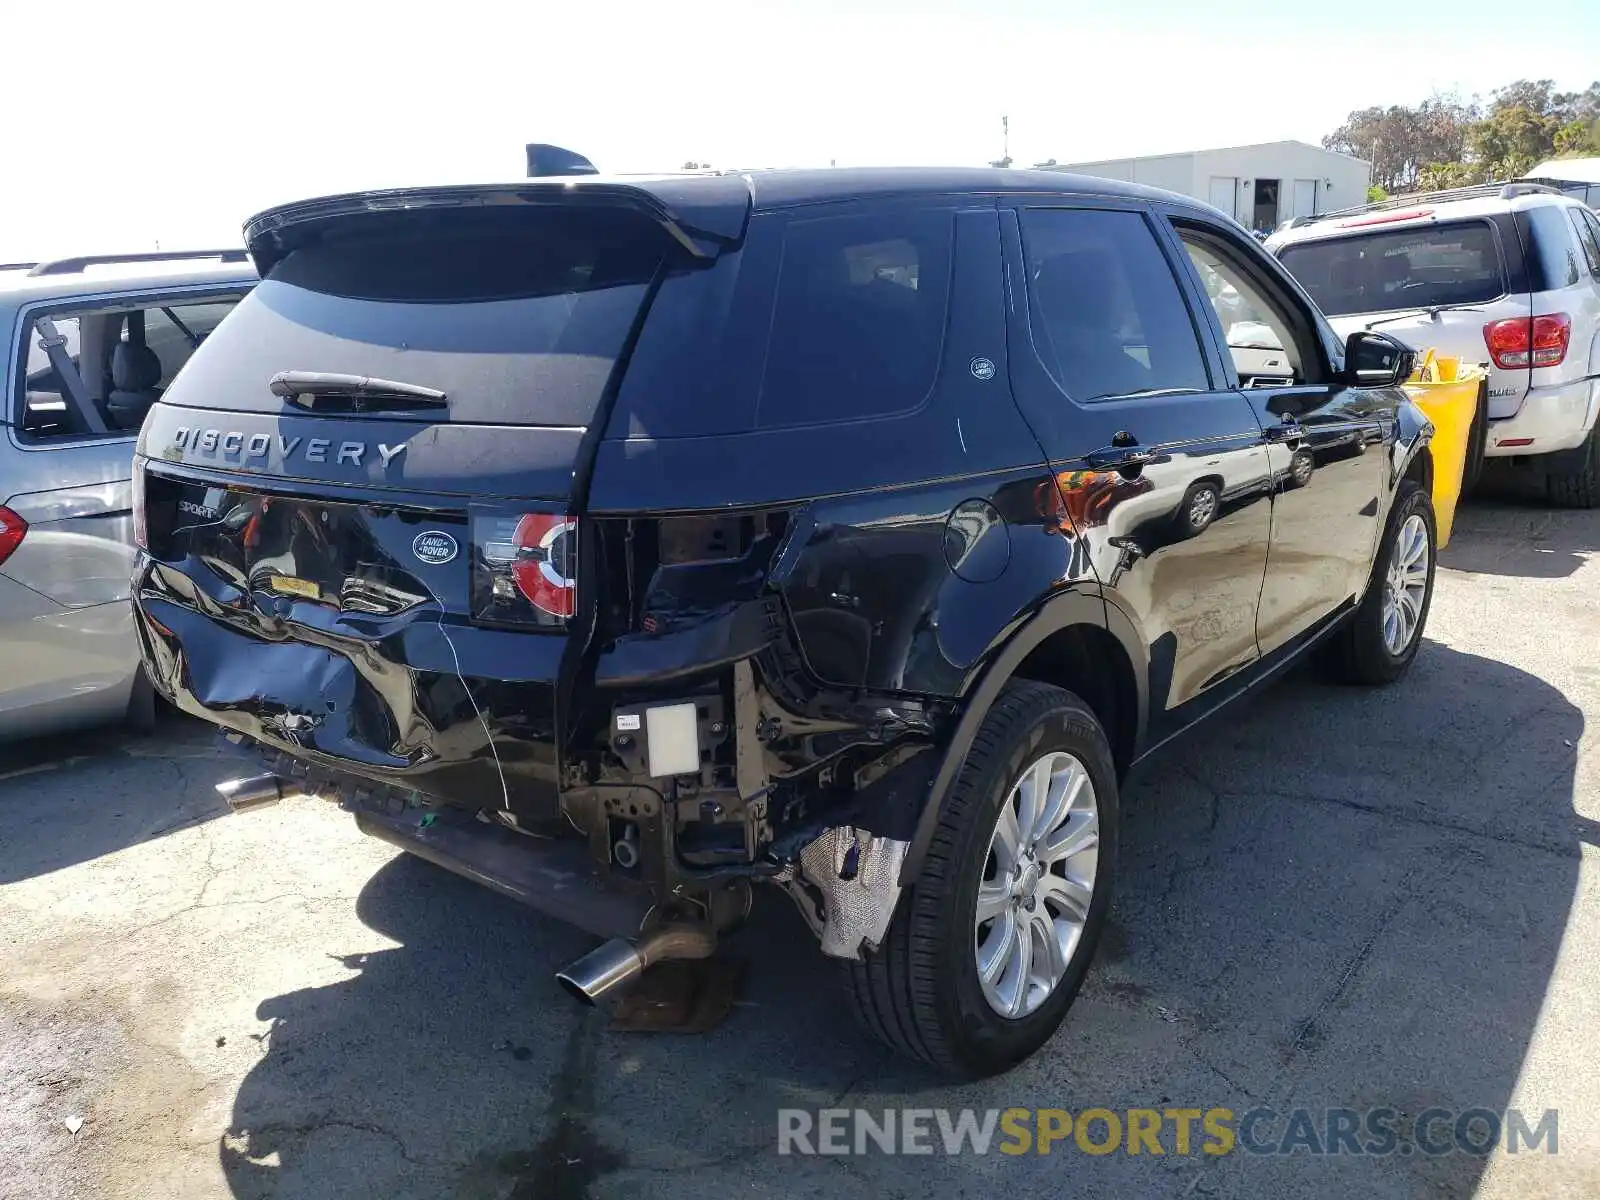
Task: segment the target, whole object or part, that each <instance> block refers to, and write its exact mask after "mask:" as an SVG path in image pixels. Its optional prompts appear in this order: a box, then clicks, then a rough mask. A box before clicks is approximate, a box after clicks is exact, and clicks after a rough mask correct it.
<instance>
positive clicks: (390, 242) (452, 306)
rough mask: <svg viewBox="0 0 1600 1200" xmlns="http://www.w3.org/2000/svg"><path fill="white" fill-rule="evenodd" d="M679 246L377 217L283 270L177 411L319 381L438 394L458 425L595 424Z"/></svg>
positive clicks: (583, 213) (570, 224) (466, 220)
mask: <svg viewBox="0 0 1600 1200" xmlns="http://www.w3.org/2000/svg"><path fill="white" fill-rule="evenodd" d="M670 250H671V243H670V242H669V240H668V239H667V238H666V236H665V235H664V234H663V233H662V232H661V231H660V230H659V229H658V228H657V227H656V226H654V225H653V224H651V223H650V222H649V221H648V220H646V219H645V218H644V217H642V216H640V215H639V214H636V213H631V212H628V211H625V210H620V209H580V208H546V209H521V210H513V211H492V210H470V209H466V210H461V209H458V210H447V211H443V212H431V213H430V212H413V213H396V214H390V215H385V216H374V217H367V218H365V219H363V220H360V221H355V222H351V223H350V224H349V225H347V226H346V227H345V228H344V229H342V230H338V231H335V232H334V233H330V234H329V235H328V236H327V237H325V238H324V239H323V240H322V241H320V242H316V243H313V244H311V245H308V246H303V247H301V248H300V249H297V250H295V251H294V252H293V253H291V254H290V255H289V256H288V257H287V258H285V259H284V260H283V261H282V262H280V263H278V264H277V265H276V266H275V267H274V268H273V269H272V271H271V272H270V273H269V274H268V276H267V277H266V279H264V280H263V281H262V283H261V285H260V286H259V287H257V288H256V290H255V291H254V292H253V293H252V294H251V296H250V298H249V299H248V300H247V301H245V303H243V304H241V305H240V306H239V308H238V310H237V311H236V312H235V313H234V315H233V317H232V318H231V319H230V320H229V321H227V322H226V323H225V324H224V325H223V326H222V327H221V328H219V329H218V331H217V333H216V335H215V336H213V337H211V338H208V339H207V340H206V342H205V344H204V345H203V346H202V347H201V349H200V351H199V352H197V353H196V355H195V356H194V359H193V360H192V361H191V363H190V366H189V368H188V370H187V371H186V372H185V373H184V375H183V378H182V379H181V380H180V381H179V382H178V385H177V386H176V388H174V389H173V394H171V395H169V397H168V399H170V400H172V401H173V402H174V403H178V404H187V405H198V406H203V407H217V408H225V409H255V410H259V411H279V410H281V408H282V405H283V401H281V400H280V399H279V398H278V397H276V396H274V395H273V394H272V393H271V392H270V391H269V389H268V383H269V381H270V380H271V378H272V377H273V376H274V375H275V374H277V373H278V372H280V371H317V372H331V373H338V374H347V375H359V376H365V377H372V378H378V379H384V380H393V381H397V382H403V383H409V384H419V385H421V386H423V387H428V388H436V389H438V390H440V391H443V392H444V393H445V394H446V396H447V397H448V419H449V420H451V421H460V422H482V423H517V424H534V425H563V426H582V425H587V424H588V423H589V422H590V421H591V420H592V419H593V418H594V415H595V411H596V409H597V408H598V406H599V404H600V401H601V398H602V396H603V394H604V392H605V388H606V385H607V382H608V381H609V379H610V377H611V373H612V369H613V367H614V366H615V365H616V361H617V358H618V356H619V355H620V354H621V353H622V351H623V349H624V347H625V346H626V343H627V340H628V335H629V332H630V331H631V329H632V327H633V324H634V320H635V318H636V317H637V315H638V313H639V309H640V307H641V305H642V304H643V303H644V301H645V298H646V296H647V295H648V292H649V287H650V282H651V280H652V278H653V277H654V276H655V274H656V271H657V269H658V267H659V266H660V264H661V262H662V260H663V258H664V257H665V256H666V255H667V254H668V253H669V252H670ZM441 418H442V414H441V413H439V412H437V411H430V412H428V413H426V414H425V417H424V416H419V418H418V419H427V420H430V421H437V420H440V419H441Z"/></svg>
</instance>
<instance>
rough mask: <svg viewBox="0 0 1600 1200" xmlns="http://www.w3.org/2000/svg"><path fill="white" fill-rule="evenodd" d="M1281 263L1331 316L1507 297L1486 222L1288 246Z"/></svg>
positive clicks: (1380, 232)
mask: <svg viewBox="0 0 1600 1200" xmlns="http://www.w3.org/2000/svg"><path fill="white" fill-rule="evenodd" d="M1278 257H1279V259H1281V260H1282V262H1283V265H1284V266H1286V267H1287V268H1289V270H1290V271H1291V272H1292V273H1293V275H1294V277H1295V278H1296V279H1298V280H1299V281H1300V284H1301V286H1303V287H1304V288H1305V289H1306V291H1308V292H1310V293H1311V297H1312V299H1314V300H1315V301H1316V302H1317V304H1318V305H1319V306H1320V307H1321V309H1322V311H1323V312H1324V313H1326V314H1327V315H1328V316H1330V317H1337V316H1344V315H1346V314H1349V313H1369V312H1387V311H1391V310H1394V309H1402V308H1438V307H1441V306H1443V305H1454V304H1478V303H1481V302H1484V301H1488V300H1494V299H1496V298H1498V297H1500V296H1502V295H1504V294H1505V291H1506V284H1505V270H1504V267H1503V266H1502V264H1501V261H1500V246H1499V243H1498V242H1497V241H1496V240H1495V232H1494V228H1493V226H1491V225H1490V224H1489V223H1488V222H1487V221H1478V220H1473V221H1450V222H1440V223H1439V224H1436V225H1427V226H1424V227H1422V228H1409V229H1385V230H1377V231H1374V232H1372V233H1360V234H1352V235H1350V236H1348V237H1336V238H1319V239H1317V240H1316V241H1308V242H1301V243H1298V244H1296V245H1292V246H1285V247H1284V248H1283V249H1282V250H1281V251H1280V252H1279V254H1278Z"/></svg>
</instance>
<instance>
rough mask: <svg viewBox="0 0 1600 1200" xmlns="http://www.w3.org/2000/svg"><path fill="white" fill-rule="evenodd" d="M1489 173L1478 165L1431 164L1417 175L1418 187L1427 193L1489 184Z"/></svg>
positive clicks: (1458, 163) (1460, 163)
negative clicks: (1476, 184) (1477, 184)
mask: <svg viewBox="0 0 1600 1200" xmlns="http://www.w3.org/2000/svg"><path fill="white" fill-rule="evenodd" d="M1487 177H1488V171H1487V170H1486V169H1485V168H1484V167H1483V166H1481V165H1480V164H1478V163H1465V162H1447V163H1429V164H1428V165H1427V166H1425V167H1423V168H1422V170H1421V171H1420V172H1419V173H1418V174H1417V187H1419V188H1420V189H1421V190H1423V191H1425V192H1442V191H1444V190H1445V189H1446V188H1458V187H1470V186H1471V185H1473V184H1475V183H1487V182H1488V178H1487Z"/></svg>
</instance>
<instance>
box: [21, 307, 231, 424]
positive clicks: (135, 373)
mask: <svg viewBox="0 0 1600 1200" xmlns="http://www.w3.org/2000/svg"><path fill="white" fill-rule="evenodd" d="M238 302H239V297H238V296H228V297H226V298H218V299H209V298H208V299H205V300H183V301H173V302H170V303H167V304H159V303H158V304H152V305H150V306H148V307H141V308H130V307H123V308H102V309H95V310H93V311H87V312H76V313H75V312H71V311H60V310H58V311H54V312H50V313H44V314H40V315H39V316H36V317H34V318H33V319H32V320H31V321H30V322H29V323H28V331H27V342H26V345H27V359H26V367H25V369H24V371H23V377H22V380H21V381H20V387H19V388H18V395H17V396H16V397H15V400H14V404H15V406H16V411H17V414H18V418H19V419H18V421H17V425H18V428H19V431H20V432H21V433H22V435H23V436H24V437H26V438H29V439H32V440H50V439H55V438H68V437H82V436H84V435H85V434H88V433H90V432H91V427H90V426H89V424H88V423H87V422H86V421H85V419H84V418H83V416H82V415H81V414H82V409H83V407H87V408H89V409H91V410H93V411H95V412H98V413H99V415H100V417H101V419H102V420H103V421H104V422H105V425H106V428H107V429H108V430H109V431H110V432H109V434H108V435H107V436H112V437H126V436H127V435H128V434H129V433H131V432H133V431H135V430H137V429H138V428H139V425H140V423H141V422H142V421H143V420H144V415H145V413H146V412H148V411H149V410H150V406H151V405H152V404H154V403H155V402H156V400H158V399H159V398H160V396H161V392H162V390H163V389H165V388H166V386H167V385H168V384H170V383H171V382H172V380H173V377H174V376H176V375H177V373H178V371H179V370H180V369H182V367H183V365H184V363H186V362H188V361H189V356H190V355H192V354H193V353H194V351H195V348H196V347H197V346H199V345H200V343H201V342H202V341H204V340H205V338H206V336H207V335H208V334H210V332H211V331H212V330H213V329H215V328H216V327H217V325H218V324H219V323H220V322H221V320H222V318H223V317H225V316H226V315H227V314H228V313H229V312H231V311H232V309H233V307H234V305H236V304H238Z"/></svg>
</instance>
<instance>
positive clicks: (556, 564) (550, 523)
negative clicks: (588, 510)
mask: <svg viewBox="0 0 1600 1200" xmlns="http://www.w3.org/2000/svg"><path fill="white" fill-rule="evenodd" d="M577 575H578V523H577V521H575V520H574V519H573V518H572V517H569V516H568V515H567V514H565V513H543V512H533V513H530V512H520V513H519V512H493V513H489V512H481V511H475V512H474V513H473V514H472V617H473V620H475V621H481V622H485V623H489V624H497V625H532V626H536V627H540V626H542V627H545V628H550V627H560V628H565V627H566V624H567V620H568V619H569V618H570V617H571V616H572V614H573V612H574V610H575V609H576V607H577V595H578V579H577Z"/></svg>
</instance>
